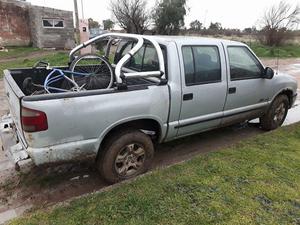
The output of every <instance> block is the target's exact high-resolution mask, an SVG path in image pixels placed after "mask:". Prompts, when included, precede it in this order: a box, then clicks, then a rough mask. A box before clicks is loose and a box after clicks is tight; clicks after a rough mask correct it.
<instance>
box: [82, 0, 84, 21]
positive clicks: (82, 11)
mask: <svg viewBox="0 0 300 225" xmlns="http://www.w3.org/2000/svg"><path fill="white" fill-rule="evenodd" d="M81 12H82V19H84V12H83V0H81Z"/></svg>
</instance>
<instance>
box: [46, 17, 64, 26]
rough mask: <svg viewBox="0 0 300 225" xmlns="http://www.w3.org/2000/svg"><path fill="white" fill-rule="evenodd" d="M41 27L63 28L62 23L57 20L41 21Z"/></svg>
mask: <svg viewBox="0 0 300 225" xmlns="http://www.w3.org/2000/svg"><path fill="white" fill-rule="evenodd" d="M43 27H52V28H63V27H64V21H63V20H59V19H43Z"/></svg>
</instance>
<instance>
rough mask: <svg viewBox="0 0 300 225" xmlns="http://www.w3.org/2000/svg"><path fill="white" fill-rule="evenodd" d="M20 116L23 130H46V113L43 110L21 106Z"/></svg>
mask: <svg viewBox="0 0 300 225" xmlns="http://www.w3.org/2000/svg"><path fill="white" fill-rule="evenodd" d="M21 117H22V127H23V130H24V131H25V132H38V131H43V130H48V122H47V115H46V113H44V112H41V111H38V110H34V109H28V108H25V107H22V112H21Z"/></svg>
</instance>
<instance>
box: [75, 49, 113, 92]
mask: <svg viewBox="0 0 300 225" xmlns="http://www.w3.org/2000/svg"><path fill="white" fill-rule="evenodd" d="M70 71H72V72H74V75H72V76H71V79H72V80H74V81H75V82H76V83H77V84H78V86H80V87H82V86H83V88H84V89H86V90H97V89H109V88H111V87H112V85H113V82H114V73H113V69H112V66H111V65H110V63H109V62H108V61H107V59H105V58H104V57H102V56H98V55H95V54H86V55H82V56H80V57H78V58H77V59H75V60H74V61H73V62H72V64H71V65H70ZM76 73H79V74H76ZM80 74H85V76H82V75H80Z"/></svg>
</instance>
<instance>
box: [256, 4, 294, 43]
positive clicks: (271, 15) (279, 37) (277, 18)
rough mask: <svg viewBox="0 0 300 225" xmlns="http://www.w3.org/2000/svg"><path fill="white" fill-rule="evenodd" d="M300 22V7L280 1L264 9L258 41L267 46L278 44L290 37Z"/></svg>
mask: <svg viewBox="0 0 300 225" xmlns="http://www.w3.org/2000/svg"><path fill="white" fill-rule="evenodd" d="M299 23H300V7H299V5H296V6H294V7H293V5H291V4H289V3H287V2H286V1H284V0H283V1H281V2H280V3H279V4H278V5H273V6H272V7H271V8H269V9H268V10H266V11H265V13H264V16H263V17H262V19H261V26H262V30H261V31H260V41H261V42H262V43H264V44H266V45H269V46H279V45H281V44H282V43H283V42H284V41H285V40H287V39H288V38H290V37H291V35H290V33H291V31H292V30H293V29H295V28H296V27H297V25H298V24H299Z"/></svg>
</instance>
